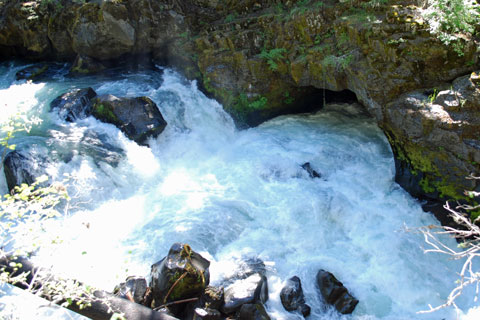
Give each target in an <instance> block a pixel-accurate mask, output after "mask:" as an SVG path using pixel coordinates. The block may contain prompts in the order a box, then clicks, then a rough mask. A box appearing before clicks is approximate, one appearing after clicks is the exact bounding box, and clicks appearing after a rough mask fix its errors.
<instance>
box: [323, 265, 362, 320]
mask: <svg viewBox="0 0 480 320" xmlns="http://www.w3.org/2000/svg"><path fill="white" fill-rule="evenodd" d="M317 285H318V288H319V289H320V293H321V294H322V297H323V299H324V300H325V302H326V303H328V304H330V305H333V306H334V307H335V309H337V311H338V312H340V313H342V314H350V313H352V312H353V310H355V307H356V306H357V304H358V300H357V299H355V298H354V297H353V296H352V295H351V294H350V293H349V292H348V290H347V288H345V287H344V286H343V283H341V282H340V281H338V280H337V278H335V276H334V275H333V274H332V273H330V272H328V271H325V270H319V271H318V273H317Z"/></svg>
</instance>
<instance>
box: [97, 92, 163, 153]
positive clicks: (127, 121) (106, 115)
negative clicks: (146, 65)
mask: <svg viewBox="0 0 480 320" xmlns="http://www.w3.org/2000/svg"><path fill="white" fill-rule="evenodd" d="M92 114H93V116H94V117H95V118H97V119H99V120H100V121H103V122H107V123H111V124H114V125H115V126H117V127H118V128H119V129H120V130H121V131H122V132H123V133H125V135H126V136H127V137H128V138H130V139H132V140H134V141H135V142H137V143H138V144H142V145H146V140H147V138H148V137H149V136H153V137H156V136H158V135H159V134H160V133H161V132H162V131H163V130H164V129H165V127H166V126H167V122H166V121H165V120H164V119H163V116H162V114H161V113H160V111H159V110H158V107H157V105H156V104H155V103H154V102H153V101H152V100H151V99H150V98H148V97H137V98H118V97H116V96H113V95H103V96H99V97H97V98H96V99H95V101H94V106H93V110H92Z"/></svg>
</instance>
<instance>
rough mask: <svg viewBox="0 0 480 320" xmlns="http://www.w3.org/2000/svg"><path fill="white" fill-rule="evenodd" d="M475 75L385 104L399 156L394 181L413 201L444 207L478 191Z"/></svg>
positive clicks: (479, 108)
mask: <svg viewBox="0 0 480 320" xmlns="http://www.w3.org/2000/svg"><path fill="white" fill-rule="evenodd" d="M475 79H476V74H475V73H472V74H470V75H467V76H463V77H459V78H457V79H456V80H454V81H453V82H452V83H451V84H449V83H446V84H442V85H440V86H438V87H436V88H431V89H429V90H425V89H424V90H415V91H412V92H409V93H406V94H404V95H401V96H400V97H398V99H396V100H394V101H393V102H391V103H389V104H387V106H386V112H385V117H384V121H383V124H382V126H383V129H384V131H385V132H386V133H387V137H388V139H389V141H390V144H391V146H392V150H393V152H394V155H395V165H396V177H395V180H396V181H397V182H398V183H399V184H400V185H401V186H402V187H404V188H405V189H406V190H407V191H409V192H410V193H411V194H412V195H414V196H416V197H420V198H428V199H433V200H436V201H440V202H441V203H444V202H445V200H449V199H457V200H461V198H462V195H463V192H464V191H465V190H477V191H478V190H480V182H479V181H478V180H473V179H466V177H468V176H469V175H470V174H471V173H478V172H480V139H479V137H478V132H480V118H479V117H478V113H479V112H480V93H479V92H480V85H479V83H478V82H477V81H476V80H475Z"/></svg>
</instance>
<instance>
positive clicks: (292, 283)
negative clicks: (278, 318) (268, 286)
mask: <svg viewBox="0 0 480 320" xmlns="http://www.w3.org/2000/svg"><path fill="white" fill-rule="evenodd" d="M280 300H281V301H282V305H283V307H284V308H285V310H287V311H299V312H300V313H301V314H302V315H303V316H304V317H307V316H308V315H309V314H310V307H309V306H308V305H307V304H305V296H304V294H303V289H302V283H301V281H300V278H298V277H297V276H294V277H291V278H290V279H288V280H287V282H286V283H285V286H284V287H283V288H282V291H280Z"/></svg>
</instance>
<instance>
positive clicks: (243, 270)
mask: <svg viewBox="0 0 480 320" xmlns="http://www.w3.org/2000/svg"><path fill="white" fill-rule="evenodd" d="M235 266H236V269H235V270H234V272H233V273H232V275H230V276H229V277H228V278H226V279H225V281H226V283H227V284H231V283H233V282H234V281H235V280H239V279H246V278H248V277H249V276H251V275H253V274H256V273H258V274H260V275H262V276H265V275H266V273H267V269H266V267H265V263H264V262H263V261H262V260H261V259H259V258H257V257H253V258H246V259H243V258H242V259H238V260H236V261H235Z"/></svg>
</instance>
